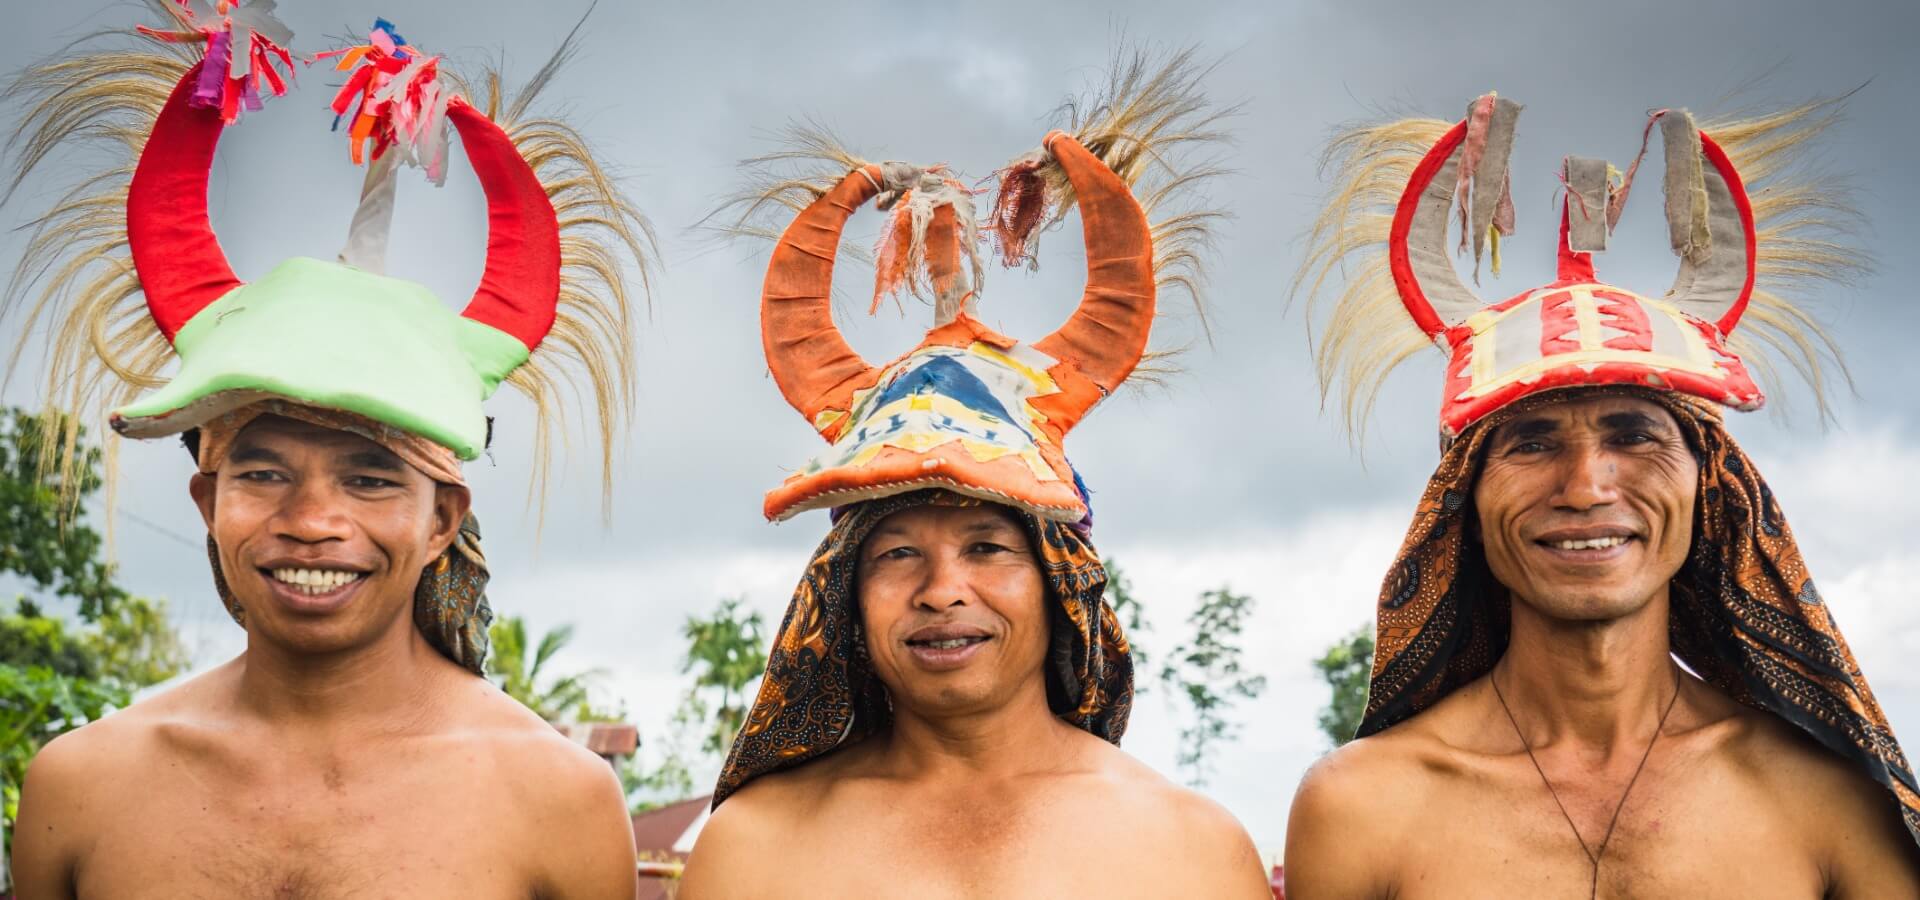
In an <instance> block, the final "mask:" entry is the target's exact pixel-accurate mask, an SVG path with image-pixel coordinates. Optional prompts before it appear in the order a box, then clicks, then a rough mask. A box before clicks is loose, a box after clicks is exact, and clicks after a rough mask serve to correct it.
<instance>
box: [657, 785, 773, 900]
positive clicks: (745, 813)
mask: <svg viewBox="0 0 1920 900" xmlns="http://www.w3.org/2000/svg"><path fill="white" fill-rule="evenodd" d="M761 787H763V786H762V785H758V784H753V785H748V786H747V787H746V788H745V789H743V790H741V792H740V793H738V794H735V795H734V796H733V797H731V798H729V799H728V800H727V802H726V803H724V804H722V805H721V806H720V808H719V809H716V810H714V811H713V815H711V816H709V817H708V818H707V824H706V825H704V826H702V827H701V829H700V836H699V837H698V838H696V839H695V840H694V842H693V852H692V853H691V854H689V855H688V857H687V868H686V871H684V872H682V873H681V875H680V893H679V894H677V895H676V896H677V897H678V900H727V898H732V897H754V896H764V894H765V891H764V889H763V886H760V885H756V883H755V879H756V877H757V876H756V874H755V863H756V860H758V859H759V858H761V856H762V855H763V854H764V853H765V847H764V846H763V845H761V841H760V838H759V837H758V835H759V832H760V831H761V830H762V820H763V819H764V817H765V813H763V812H762V811H761V810H760V808H759V807H760V804H758V803H756V802H755V801H756V800H758V799H759V798H758V797H757V796H756V794H758V793H760V792H759V791H755V788H761ZM743 801H744V802H743Z"/></svg>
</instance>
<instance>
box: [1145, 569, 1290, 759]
mask: <svg viewBox="0 0 1920 900" xmlns="http://www.w3.org/2000/svg"><path fill="white" fill-rule="evenodd" d="M1252 614H1253V598H1252V597H1249V596H1247V595H1245V594H1236V593H1234V592H1233V591H1232V590H1230V589H1228V588H1226V587H1221V588H1220V589H1218V590H1212V591H1207V592H1206V593H1204V594H1201V595H1200V605H1199V606H1198V607H1196V608H1195V609H1194V611H1193V614H1192V615H1190V616H1188V617H1187V625H1188V627H1189V628H1190V629H1191V632H1192V634H1191V637H1189V638H1188V639H1187V640H1186V641H1185V642H1184V643H1182V644H1180V645H1178V646H1176V647H1174V648H1173V650H1172V652H1170V653H1169V654H1168V655H1167V661H1166V662H1165V663H1164V664H1163V665H1162V666H1161V668H1160V682H1161V684H1164V685H1166V687H1167V689H1168V690H1169V691H1170V692H1172V693H1173V695H1174V696H1175V697H1176V698H1178V699H1180V700H1182V701H1184V702H1185V704H1186V706H1187V707H1188V712H1189V716H1188V721H1187V724H1186V725H1185V726H1183V727H1182V728H1181V729H1180V751H1179V755H1178V756H1177V757H1176V762H1177V763H1178V765H1179V766H1180V768H1181V769H1182V770H1184V771H1185V772H1186V773H1187V784H1189V785H1191V786H1193V787H1202V786H1205V785H1206V783H1207V781H1208V779H1209V778H1211V777H1212V775H1213V764H1214V758H1215V756H1216V755H1217V754H1218V752H1219V748H1220V746H1221V745H1222V744H1225V743H1229V742H1232V741H1234V740H1236V739H1238V737H1239V735H1240V724H1239V723H1238V722H1235V721H1233V720H1232V719H1230V718H1228V713H1229V712H1230V711H1231V710H1232V707H1233V705H1234V703H1236V702H1237V701H1239V700H1241V699H1247V700H1252V699H1255V698H1257V697H1259V696H1260V695H1261V694H1262V693H1265V692H1266V689H1267V678H1266V676H1265V675H1251V674H1248V673H1247V672H1246V670H1245V669H1244V668H1243V666H1242V664H1241V658H1242V656H1243V651H1242V648H1241V647H1240V637H1241V633H1242V632H1243V631H1244V630H1245V627H1246V622H1247V618H1248V617H1249V616H1251V615H1252Z"/></svg>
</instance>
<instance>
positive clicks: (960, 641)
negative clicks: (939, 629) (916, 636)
mask: <svg viewBox="0 0 1920 900" xmlns="http://www.w3.org/2000/svg"><path fill="white" fill-rule="evenodd" d="M984 640H986V638H983V637H962V638H948V639H947V640H944V641H921V642H920V646H922V647H931V648H933V649H935V650H958V649H960V648H961V647H965V646H967V645H968V644H974V643H978V642H980V641H984Z"/></svg>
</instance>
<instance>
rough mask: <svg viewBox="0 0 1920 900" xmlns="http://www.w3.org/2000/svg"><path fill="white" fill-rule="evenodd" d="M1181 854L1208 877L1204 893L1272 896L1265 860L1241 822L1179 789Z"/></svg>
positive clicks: (1267, 899) (1265, 899) (1266, 898)
mask: <svg viewBox="0 0 1920 900" xmlns="http://www.w3.org/2000/svg"><path fill="white" fill-rule="evenodd" d="M1180 793H1181V795H1182V798H1181V800H1180V801H1179V802H1180V804H1181V806H1182V807H1183V813H1184V814H1183V815H1182V816H1181V817H1180V824H1181V826H1182V827H1181V829H1180V831H1181V843H1182V844H1183V845H1184V846H1183V848H1182V850H1183V853H1182V856H1183V857H1184V858H1186V859H1191V860H1193V861H1195V862H1196V863H1197V865H1195V866H1194V867H1193V869H1194V871H1195V872H1196V873H1200V874H1202V875H1204V876H1205V877H1206V878H1207V879H1208V885H1209V886H1208V889H1207V890H1206V891H1205V894H1204V895H1205V896H1208V897H1223V898H1233V897H1245V898H1248V900H1255V898H1257V900H1272V898H1273V888H1272V887H1271V886H1269V884H1268V882H1267V865H1266V861H1265V860H1263V859H1261V858H1260V851H1259V850H1258V849H1257V848H1255V847H1254V845H1253V838H1252V837H1251V836H1249V835H1248V834H1247V829H1246V827H1245V826H1243V825H1241V824H1240V820H1239V819H1236V818H1234V816H1233V814H1232V813H1230V812H1228V811H1227V810H1226V808H1225V807H1223V806H1221V805H1220V804H1218V803H1215V802H1213V801H1212V800H1209V799H1207V798H1206V797H1203V796H1201V795H1199V794H1196V793H1193V792H1191V791H1185V790H1181V791H1180Z"/></svg>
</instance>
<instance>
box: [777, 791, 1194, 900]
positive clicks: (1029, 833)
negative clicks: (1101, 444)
mask: <svg viewBox="0 0 1920 900" xmlns="http://www.w3.org/2000/svg"><path fill="white" fill-rule="evenodd" d="M1115 807H1116V804H1113V803H1111V802H1109V803H1106V804H1092V803H1081V802H1077V801H1075V800H1071V799H1061V798H1052V799H1049V798H1044V797H1028V798H1025V799H1024V800H1007V801H1004V802H998V801H994V800H986V799H980V798H976V799H974V800H973V801H972V802H968V801H964V800H959V801H936V800H925V799H922V800H917V801H907V802H894V803H880V802H875V803H851V802H849V803H837V804H832V805H830V806H829V807H827V808H826V809H823V810H822V811H821V814H820V815H818V816H817V817H815V818H814V819H812V820H811V821H810V823H809V825H808V827H807V828H806V829H805V831H806V833H805V834H804V835H796V836H795V837H796V840H795V842H794V843H793V844H791V845H790V846H789V849H788V851H787V852H791V853H792V854H793V858H792V859H790V860H783V861H782V864H781V866H780V868H781V869H783V870H785V871H788V872H791V873H793V875H794V880H793V881H791V882H789V883H787V884H784V885H782V886H781V888H782V889H781V890H780V891H779V892H778V893H779V895H780V896H788V897H886V896H912V897H922V898H928V900H974V898H1055V897H1111V898H1126V897H1142V898H1145V897H1169V896H1177V895H1179V893H1180V891H1179V890H1178V889H1177V876H1178V866H1179V862H1180V861H1179V860H1177V859H1174V858H1172V854H1171V853H1170V852H1169V850H1168V848H1167V845H1166V842H1165V841H1163V840H1156V839H1155V837H1154V827H1153V826H1152V825H1151V824H1149V823H1141V822H1137V821H1132V820H1133V819H1134V818H1135V817H1133V816H1131V815H1128V814H1126V813H1124V812H1118V811H1116V808H1115ZM803 873H804V874H803Z"/></svg>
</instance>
